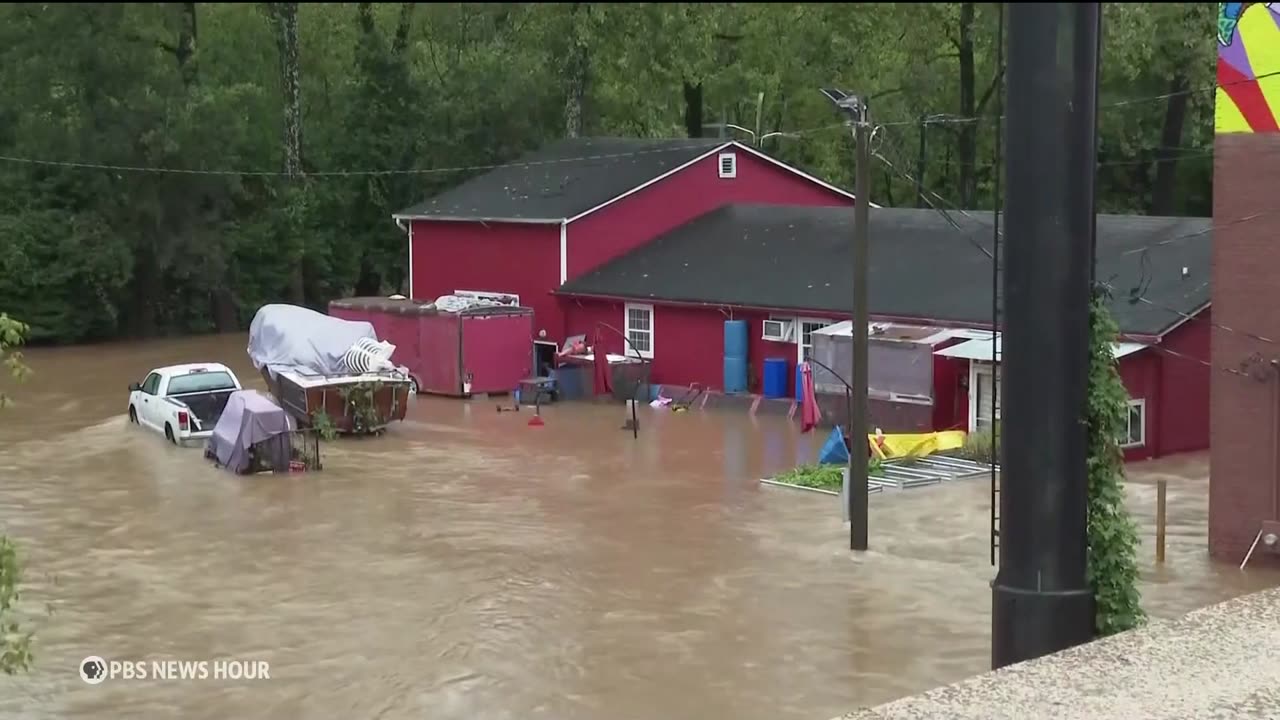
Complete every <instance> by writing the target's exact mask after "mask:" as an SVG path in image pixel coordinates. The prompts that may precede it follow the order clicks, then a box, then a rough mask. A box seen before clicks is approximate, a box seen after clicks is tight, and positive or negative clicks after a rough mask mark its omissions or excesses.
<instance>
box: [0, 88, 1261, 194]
mask: <svg viewBox="0 0 1280 720" xmlns="http://www.w3.org/2000/svg"><path fill="white" fill-rule="evenodd" d="M1277 75H1280V70H1277V71H1274V72H1269V73H1263V74H1261V75H1258V76H1257V77H1255V78H1251V79H1246V80H1235V81H1232V82H1229V83H1225V84H1219V83H1215V84H1213V85H1209V86H1204V87H1200V88H1190V89H1187V90H1179V91H1176V92H1170V93H1162V94H1160V95H1151V96H1148V97H1141V98H1130V99H1127V100H1120V101H1117V102H1114V103H1110V104H1108V105H1105V106H1102V107H1103V109H1109V108H1117V107H1126V106H1130V105H1136V104H1140V103H1144V102H1152V101H1155V100H1167V99H1169V98H1172V97H1177V96H1179V95H1190V94H1196V93H1201V92H1206V91H1216V90H1217V89H1218V88H1222V87H1231V86H1234V85H1239V84H1244V83H1251V82H1257V81H1259V80H1262V79H1265V78H1269V77H1274V76H1277ZM986 117H988V116H973V117H938V116H936V115H935V116H930V118H929V119H928V120H927V121H925V122H927V124H930V125H950V124H962V123H973V122H981V121H983V120H984V119H986ZM1003 117H1004V116H1003V115H1001V118H1003ZM920 123H921V120H920V119H919V118H915V119H911V120H898V121H887V122H877V123H876V125H877V127H878V128H887V127H900V126H907V125H910V126H916V125H919V124H920ZM845 127H847V124H845V123H839V124H831V125H823V126H819V127H816V128H809V129H805V130H796V131H788V132H778V133H776V136H780V137H803V136H806V135H811V134H814V133H819V132H825V131H828V130H833V129H836V128H845ZM726 142H727V140H726ZM705 144H706V143H705V141H704V142H703V143H698V144H692V145H689V146H687V147H678V146H677V147H665V148H655V149H651V150H633V151H627V152H621V153H604V154H599V155H588V156H583V157H575V158H557V159H552V160H534V161H526V162H514V163H490V164H481V165H464V166H458V167H448V168H424V169H407V170H318V171H314V172H308V173H305V175H306V176H309V177H360V176H388V175H432V174H443V173H463V172H477V171H484V170H497V169H500V168H507V167H534V166H540V165H552V164H556V163H564V162H586V161H591V160H608V159H617V158H624V157H633V156H636V155H646V154H652V153H662V152H675V151H679V150H689V149H694V148H698V147H703V146H705ZM1206 154H1211V153H1206ZM1174 159H1179V158H1174ZM0 162H8V163H13V164H23V165H39V166H46V167H63V168H76V169H82V170H104V171H111V172H150V173H163V174H172V175H225V176H245V177H287V176H288V173H285V172H283V171H275V170H202V169H189V168H167V167H150V166H140V165H117V164H109V163H92V162H81V161H72V160H47V159H41V158H30V157H19V156H13V155H0ZM1144 162H1156V160H1151V161H1117V162H1115V163H1101V165H1103V166H1106V165H1111V164H1116V165H1123V164H1141V163H1144Z"/></svg>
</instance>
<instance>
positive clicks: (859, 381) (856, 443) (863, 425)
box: [849, 99, 871, 550]
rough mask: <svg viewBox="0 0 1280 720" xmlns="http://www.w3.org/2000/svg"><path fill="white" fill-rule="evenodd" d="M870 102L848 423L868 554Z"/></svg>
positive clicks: (856, 220) (857, 134) (859, 178)
mask: <svg viewBox="0 0 1280 720" xmlns="http://www.w3.org/2000/svg"><path fill="white" fill-rule="evenodd" d="M868 120H869V118H868V110H867V105H866V101H865V100H861V99H860V100H859V108H858V111H857V112H856V120H855V121H854V126H853V135H854V138H855V139H856V141H857V146H858V147H857V153H858V166H857V167H856V168H854V193H853V194H854V201H853V202H854V206H853V327H852V328H851V329H852V330H853V373H852V374H853V377H852V378H850V382H851V384H852V385H853V416H852V417H850V418H849V435H850V438H849V548H850V549H852V550H866V549H867V536H868V528H867V524H868V513H867V489H868V488H867V483H868V479H867V473H868V472H869V468H868V467H867V465H868V463H867V434H868V428H867V355H868V353H867V344H868V338H867V321H868V309H867V302H868V297H867V277H868V272H867V264H868V262H869V254H870V251H869V245H870V240H869V238H868V235H869V234H870V229H869V227H868V225H869V222H868V220H869V213H868V209H869V207H870V205H869V204H868V203H870V197H871V128H870V127H869V126H868V124H867V121H868Z"/></svg>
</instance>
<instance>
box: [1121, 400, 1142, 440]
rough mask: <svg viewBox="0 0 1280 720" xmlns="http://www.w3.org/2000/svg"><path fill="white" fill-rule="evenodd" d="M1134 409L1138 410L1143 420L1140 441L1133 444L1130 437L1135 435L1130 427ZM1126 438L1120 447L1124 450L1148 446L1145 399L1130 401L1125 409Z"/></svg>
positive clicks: (1140, 426)
mask: <svg viewBox="0 0 1280 720" xmlns="http://www.w3.org/2000/svg"><path fill="white" fill-rule="evenodd" d="M1133 408H1138V412H1139V413H1140V414H1141V420H1139V425H1138V440H1137V442H1131V441H1130V440H1129V438H1130V436H1131V435H1132V434H1133V428H1132V427H1131V426H1130V425H1129V420H1130V418H1131V417H1132V415H1131V413H1132V412H1133ZM1124 429H1125V433H1124V437H1123V438H1121V439H1120V447H1122V448H1140V447H1146V445H1147V401H1146V400H1145V399H1141V398H1140V399H1137V400H1130V401H1129V402H1128V403H1127V404H1126V405H1125V408H1124Z"/></svg>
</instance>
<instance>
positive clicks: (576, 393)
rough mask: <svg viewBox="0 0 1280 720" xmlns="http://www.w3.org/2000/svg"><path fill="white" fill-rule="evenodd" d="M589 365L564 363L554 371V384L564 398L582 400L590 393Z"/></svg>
mask: <svg viewBox="0 0 1280 720" xmlns="http://www.w3.org/2000/svg"><path fill="white" fill-rule="evenodd" d="M591 370H592V368H591V366H590V365H566V366H564V367H562V368H559V369H557V370H556V371H555V378H556V385H557V386H558V387H559V390H560V397H561V398H562V399H564V400H582V399H584V398H586V397H588V396H589V395H590V394H591V390H592V388H591V383H592V378H591V376H590V375H589V374H588V373H590V372H591Z"/></svg>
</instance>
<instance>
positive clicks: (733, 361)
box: [724, 357, 747, 394]
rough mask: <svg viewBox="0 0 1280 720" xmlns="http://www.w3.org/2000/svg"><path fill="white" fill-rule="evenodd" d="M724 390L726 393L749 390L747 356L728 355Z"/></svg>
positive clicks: (725, 363)
mask: <svg viewBox="0 0 1280 720" xmlns="http://www.w3.org/2000/svg"><path fill="white" fill-rule="evenodd" d="M724 391H725V393H726V394H733V393H742V392H746V391H747V360H746V358H734V357H727V358H725V359H724Z"/></svg>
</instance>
